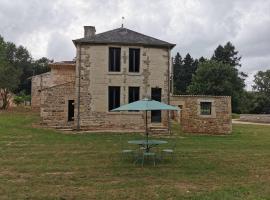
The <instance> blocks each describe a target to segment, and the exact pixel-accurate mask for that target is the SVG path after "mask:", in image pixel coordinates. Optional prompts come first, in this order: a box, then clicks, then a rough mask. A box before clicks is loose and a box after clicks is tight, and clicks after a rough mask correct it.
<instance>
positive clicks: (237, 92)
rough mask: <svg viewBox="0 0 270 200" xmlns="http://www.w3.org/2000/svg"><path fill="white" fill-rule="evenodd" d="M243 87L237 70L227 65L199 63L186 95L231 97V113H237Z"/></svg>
mask: <svg viewBox="0 0 270 200" xmlns="http://www.w3.org/2000/svg"><path fill="white" fill-rule="evenodd" d="M244 87H245V83H244V79H243V78H241V77H240V76H239V74H238V70H237V69H235V68H233V67H231V66H230V65H229V64H225V63H223V62H218V61H215V60H210V61H205V62H200V63H199V66H198V69H197V71H196V74H195V75H194V76H193V78H192V83H191V85H190V86H189V87H188V93H189V94H204V95H226V96H232V107H233V111H234V112H239V110H238V103H239V99H240V96H241V95H242V93H243V91H244Z"/></svg>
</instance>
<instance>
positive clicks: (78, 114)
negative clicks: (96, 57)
mask: <svg viewBox="0 0 270 200" xmlns="http://www.w3.org/2000/svg"><path fill="white" fill-rule="evenodd" d="M78 70H79V71H78V96H77V131H79V130H80V128H81V127H80V104H81V102H80V99H81V98H80V97H81V44H79V56H78Z"/></svg>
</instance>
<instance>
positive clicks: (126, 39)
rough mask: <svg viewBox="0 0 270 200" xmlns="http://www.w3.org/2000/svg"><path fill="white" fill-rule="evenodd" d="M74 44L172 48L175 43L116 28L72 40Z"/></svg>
mask: <svg viewBox="0 0 270 200" xmlns="http://www.w3.org/2000/svg"><path fill="white" fill-rule="evenodd" d="M73 42H74V44H75V45H76V44H78V43H88V44H124V45H143V46H153V47H167V48H173V47H174V46H175V44H171V43H169V42H165V41H162V40H159V39H156V38H153V37H150V36H147V35H144V34H141V33H138V32H135V31H133V30H130V29H127V28H117V29H114V30H111V31H106V32H103V33H99V34H96V35H95V36H94V37H91V38H80V39H76V40H73Z"/></svg>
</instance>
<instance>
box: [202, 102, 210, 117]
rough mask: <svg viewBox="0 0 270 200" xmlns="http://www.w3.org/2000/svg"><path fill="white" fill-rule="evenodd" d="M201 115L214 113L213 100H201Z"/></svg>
mask: <svg viewBox="0 0 270 200" xmlns="http://www.w3.org/2000/svg"><path fill="white" fill-rule="evenodd" d="M200 110H201V115H211V114H212V102H200Z"/></svg>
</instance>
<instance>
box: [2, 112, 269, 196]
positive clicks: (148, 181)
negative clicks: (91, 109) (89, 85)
mask: <svg viewBox="0 0 270 200" xmlns="http://www.w3.org/2000/svg"><path fill="white" fill-rule="evenodd" d="M37 120H38V117H37V115H34V114H32V113H31V112H10V113H0V199H1V200H2V199H110V200H112V199H162V200H163V199H198V200H199V199H200V200H201V199H205V200H206V199H207V200H210V199H216V200H220V199H228V200H232V199H245V200H248V199H250V200H254V199H270V126H255V125H234V127H233V133H232V134H231V135H228V136H205V135H187V134H183V133H181V132H180V131H179V127H177V126H176V125H174V137H171V138H170V137H169V138H168V137H164V138H163V139H165V140H168V141H169V143H172V141H173V140H176V141H177V147H176V158H175V160H174V161H171V160H170V159H166V160H165V161H164V162H162V163H158V165H157V166H156V167H154V166H153V165H152V164H151V163H148V164H146V165H145V166H144V167H143V168H142V167H140V166H139V165H137V166H134V165H133V163H132V162H131V161H130V160H121V154H120V153H119V152H120V150H121V140H120V138H122V141H127V140H130V139H137V138H142V137H143V136H142V135H140V134H124V135H123V134H113V133H95V134H93V133H88V134H76V135H74V134H73V135H72V134H63V133H59V132H56V131H54V130H48V129H38V128H32V127H31V124H32V123H33V122H35V121H37Z"/></svg>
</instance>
